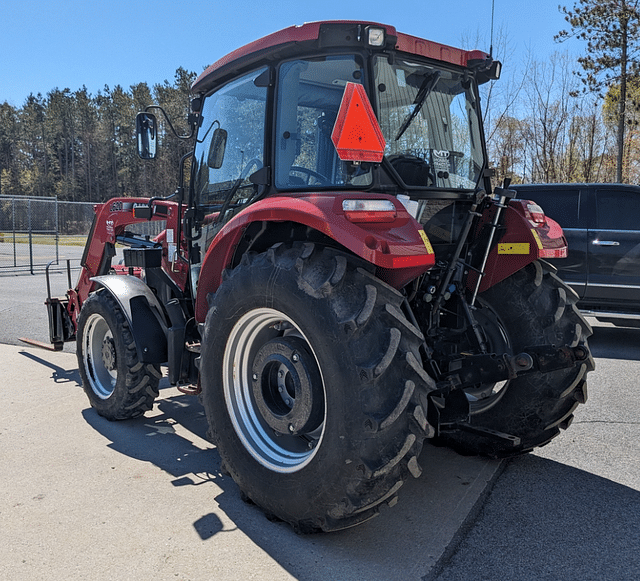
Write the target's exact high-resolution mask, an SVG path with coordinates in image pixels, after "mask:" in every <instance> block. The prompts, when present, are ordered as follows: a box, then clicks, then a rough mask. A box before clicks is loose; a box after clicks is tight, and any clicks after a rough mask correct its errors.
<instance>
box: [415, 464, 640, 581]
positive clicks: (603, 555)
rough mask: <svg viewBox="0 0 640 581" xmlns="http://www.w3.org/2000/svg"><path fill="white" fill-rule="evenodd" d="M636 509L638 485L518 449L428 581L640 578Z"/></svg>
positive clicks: (639, 493)
mask: <svg viewBox="0 0 640 581" xmlns="http://www.w3.org/2000/svg"><path fill="white" fill-rule="evenodd" d="M638 515H640V491H638V490H635V489H634V488H630V487H628V486H625V485H622V484H619V483H616V482H613V481H611V480H609V479H607V478H603V477H601V476H598V475H595V474H591V473H589V472H586V471H584V470H581V469H578V468H574V467H572V466H568V465H566V464H563V463H561V462H557V461H555V460H551V459H548V458H542V457H539V456H536V455H535V453H533V454H529V455H526V456H521V457H519V458H516V459H513V460H511V461H510V462H509V465H508V466H507V468H506V469H505V471H504V472H503V474H502V475H501V477H500V481H499V483H498V484H497V485H496V486H495V487H494V489H493V490H492V492H491V494H490V495H489V497H488V499H487V501H486V503H485V505H484V507H483V509H482V511H481V512H480V515H479V516H478V519H477V520H476V522H475V523H474V525H473V528H471V529H470V530H469V531H468V533H467V534H466V535H465V536H464V537H463V539H462V540H461V541H460V542H459V543H457V544H455V545H454V546H452V548H451V549H450V550H449V554H448V555H447V558H445V559H443V560H442V561H441V563H440V564H439V566H438V567H437V568H436V570H434V571H433V572H432V574H431V575H429V576H427V577H425V581H444V580H447V581H454V580H463V579H469V578H475V579H565V580H569V581H571V580H576V581H578V580H580V581H582V580H584V579H638V578H640V577H639V574H640V552H639V551H638V546H640V545H639V541H640V538H639V536H638ZM471 572H473V573H471Z"/></svg>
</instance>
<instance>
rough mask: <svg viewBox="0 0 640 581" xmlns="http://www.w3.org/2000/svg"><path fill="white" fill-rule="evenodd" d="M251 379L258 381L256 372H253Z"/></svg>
mask: <svg viewBox="0 0 640 581" xmlns="http://www.w3.org/2000/svg"><path fill="white" fill-rule="evenodd" d="M253 381H258V374H257V373H254V374H253Z"/></svg>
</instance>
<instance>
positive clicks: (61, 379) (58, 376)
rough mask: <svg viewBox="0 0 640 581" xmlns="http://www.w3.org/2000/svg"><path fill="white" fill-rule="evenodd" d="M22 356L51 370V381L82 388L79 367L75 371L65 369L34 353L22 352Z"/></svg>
mask: <svg viewBox="0 0 640 581" xmlns="http://www.w3.org/2000/svg"><path fill="white" fill-rule="evenodd" d="M20 355H22V356H23V357H26V358H27V359H30V360H31V361H33V362H35V363H38V364H40V365H43V366H44V367H48V368H49V369H51V371H52V373H51V379H53V382H54V383H56V384H60V383H75V385H76V387H82V380H81V379H80V372H79V371H78V368H77V367H75V368H73V369H64V368H62V367H60V366H59V365H56V364H55V363H52V362H51V361H47V360H46V359H43V358H42V357H39V356H38V355H35V354H34V353H30V352H29V351H20Z"/></svg>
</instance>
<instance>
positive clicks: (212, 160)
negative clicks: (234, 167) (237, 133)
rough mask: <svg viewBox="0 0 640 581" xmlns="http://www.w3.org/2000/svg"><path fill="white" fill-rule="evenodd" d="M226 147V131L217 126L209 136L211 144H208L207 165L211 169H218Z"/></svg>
mask: <svg viewBox="0 0 640 581" xmlns="http://www.w3.org/2000/svg"><path fill="white" fill-rule="evenodd" d="M226 147H227V132H226V131H225V130H224V129H222V128H220V127H218V128H217V129H216V130H215V131H214V132H213V137H211V145H210V146H209V157H208V158H207V165H208V166H209V167H210V168H211V169H220V168H221V167H222V161H223V160H224V150H225V148H226Z"/></svg>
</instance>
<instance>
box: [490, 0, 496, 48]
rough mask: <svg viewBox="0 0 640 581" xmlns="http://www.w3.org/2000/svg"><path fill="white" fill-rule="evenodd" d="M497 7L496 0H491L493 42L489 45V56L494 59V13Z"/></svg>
mask: <svg viewBox="0 0 640 581" xmlns="http://www.w3.org/2000/svg"><path fill="white" fill-rule="evenodd" d="M495 6H496V0H491V41H490V43H489V56H490V57H491V58H493V13H494V9H495Z"/></svg>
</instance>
